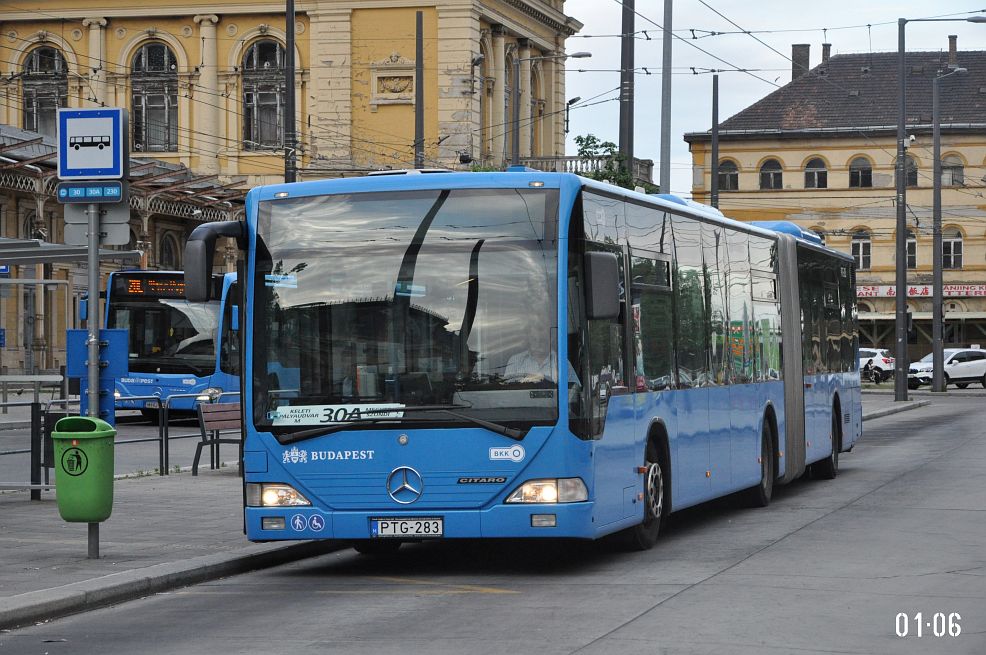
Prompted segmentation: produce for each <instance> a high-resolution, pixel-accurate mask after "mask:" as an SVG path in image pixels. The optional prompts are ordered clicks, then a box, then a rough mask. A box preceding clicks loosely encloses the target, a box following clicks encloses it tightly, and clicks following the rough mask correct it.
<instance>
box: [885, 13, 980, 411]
mask: <svg viewBox="0 0 986 655" xmlns="http://www.w3.org/2000/svg"><path fill="white" fill-rule="evenodd" d="M955 22H968V23H986V16H971V17H969V18H912V19H908V18H899V19H897V91H898V96H897V166H896V173H897V242H896V244H895V245H896V253H897V279H896V291H895V293H896V299H897V303H896V308H895V310H896V311H895V322H896V326H895V328H896V329H895V330H894V332H895V337H896V346H897V348H896V352H895V354H896V362H895V364H894V400H907V370H908V368H910V365H909V362H908V358H907V164H906V160H905V154H906V152H905V151H906V141H905V139H906V138H907V134H906V133H905V132H906V128H907V64H906V52H907V50H906V47H905V39H904V28H905V27H906V26H907V24H908V23H955ZM939 264H940V260H939ZM936 274H940V273H936ZM938 368H939V369H940V367H938Z"/></svg>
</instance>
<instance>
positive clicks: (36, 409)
mask: <svg viewBox="0 0 986 655" xmlns="http://www.w3.org/2000/svg"><path fill="white" fill-rule="evenodd" d="M40 484H41V403H39V402H37V401H35V402H33V403H31V485H32V486H33V485H40ZM31 500H41V489H33V488H32V489H31Z"/></svg>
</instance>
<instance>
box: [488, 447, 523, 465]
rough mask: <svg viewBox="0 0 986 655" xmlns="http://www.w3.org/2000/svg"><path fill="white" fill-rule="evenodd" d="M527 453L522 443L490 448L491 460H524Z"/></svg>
mask: <svg viewBox="0 0 986 655" xmlns="http://www.w3.org/2000/svg"><path fill="white" fill-rule="evenodd" d="M525 455H526V453H525V452H524V447H523V446H521V445H520V444H517V445H516V446H507V447H506V448H490V459H491V460H497V459H508V460H510V461H511V462H523V461H524V456H525Z"/></svg>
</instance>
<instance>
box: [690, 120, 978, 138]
mask: <svg viewBox="0 0 986 655" xmlns="http://www.w3.org/2000/svg"><path fill="white" fill-rule="evenodd" d="M907 131H908V132H914V133H919V134H924V133H930V132H931V131H932V125H931V124H929V123H921V124H917V125H908V126H907ZM941 131H942V132H943V133H944V132H948V133H950V134H984V133H986V123H942V125H941ZM887 135H891V136H896V135H897V126H896V125H863V126H860V127H817V128H810V129H803V130H719V138H720V139H724V140H729V141H764V140H776V139H815V138H818V137H831V138H866V137H872V136H887ZM684 139H685V142H686V143H703V142H705V141H711V140H712V132H688V133H686V134H685V136H684Z"/></svg>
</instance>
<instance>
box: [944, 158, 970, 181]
mask: <svg viewBox="0 0 986 655" xmlns="http://www.w3.org/2000/svg"><path fill="white" fill-rule="evenodd" d="M964 184H965V171H964V169H963V167H962V160H961V159H959V158H958V157H957V156H955V155H946V156H945V157H942V160H941V185H942V186H963V185H964Z"/></svg>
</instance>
